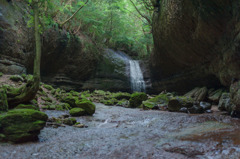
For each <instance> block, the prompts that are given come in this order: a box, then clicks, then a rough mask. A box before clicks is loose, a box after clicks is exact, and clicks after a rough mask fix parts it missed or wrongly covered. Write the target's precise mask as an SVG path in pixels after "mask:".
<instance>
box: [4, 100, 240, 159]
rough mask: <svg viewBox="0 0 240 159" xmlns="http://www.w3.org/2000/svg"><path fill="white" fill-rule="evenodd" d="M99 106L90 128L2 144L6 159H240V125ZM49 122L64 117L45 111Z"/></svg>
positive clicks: (47, 131)
mask: <svg viewBox="0 0 240 159" xmlns="http://www.w3.org/2000/svg"><path fill="white" fill-rule="evenodd" d="M95 104H96V107H97V109H96V113H95V114H94V115H93V116H84V117H79V118H77V120H78V122H81V123H83V124H85V125H87V126H88V128H75V127H70V126H66V127H59V128H51V127H46V128H44V129H43V130H42V131H41V134H40V136H39V142H30V143H25V144H15V145H14V144H13V145H12V144H8V143H4V144H3V143H2V144H0V154H1V155H0V158H1V159H35V158H36V159H79V158H84V159H108V158H109V159H127V158H129V159H187V158H199V159H205V158H206V159H223V158H224V159H228V158H229V159H238V158H239V157H240V134H239V132H240V127H239V125H240V121H239V120H238V119H232V118H231V117H229V116H225V115H221V114H220V113H218V112H215V113H213V114H202V115H189V114H184V113H171V112H165V111H153V110H149V111H143V110H140V109H129V108H123V107H115V106H114V107H111V106H105V105H103V104H97V103H95ZM46 113H47V114H48V115H49V117H58V116H60V115H63V114H65V113H66V112H63V111H46Z"/></svg>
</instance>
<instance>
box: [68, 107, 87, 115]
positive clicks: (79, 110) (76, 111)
mask: <svg viewBox="0 0 240 159" xmlns="http://www.w3.org/2000/svg"><path fill="white" fill-rule="evenodd" d="M69 114H70V115H71V116H82V115H85V114H86V112H85V110H84V109H82V108H73V109H71V110H70V111H69Z"/></svg>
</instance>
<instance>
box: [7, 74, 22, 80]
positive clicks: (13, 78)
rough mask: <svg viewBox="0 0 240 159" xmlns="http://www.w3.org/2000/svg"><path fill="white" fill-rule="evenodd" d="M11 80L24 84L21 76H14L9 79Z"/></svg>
mask: <svg viewBox="0 0 240 159" xmlns="http://www.w3.org/2000/svg"><path fill="white" fill-rule="evenodd" d="M9 79H10V80H12V81H14V82H20V81H21V82H23V81H24V79H23V78H22V76H19V75H13V76H11V77H10V78H9Z"/></svg>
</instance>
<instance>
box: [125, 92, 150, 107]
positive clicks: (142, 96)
mask: <svg viewBox="0 0 240 159" xmlns="http://www.w3.org/2000/svg"><path fill="white" fill-rule="evenodd" d="M147 99H148V97H147V95H146V93H143V92H141V93H139V92H136V93H133V94H132V95H131V98H130V100H129V107H130V108H137V107H140V106H141V104H142V102H143V101H145V100H147Z"/></svg>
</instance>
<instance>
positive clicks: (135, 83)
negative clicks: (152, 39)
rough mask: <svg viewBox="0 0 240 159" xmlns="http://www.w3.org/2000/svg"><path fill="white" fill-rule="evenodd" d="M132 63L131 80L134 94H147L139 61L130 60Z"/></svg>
mask: <svg viewBox="0 0 240 159" xmlns="http://www.w3.org/2000/svg"><path fill="white" fill-rule="evenodd" d="M129 63H130V78H131V79H130V80H131V88H132V91H133V92H145V91H146V86H145V81H144V79H143V74H142V70H141V68H140V65H139V61H137V60H129Z"/></svg>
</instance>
